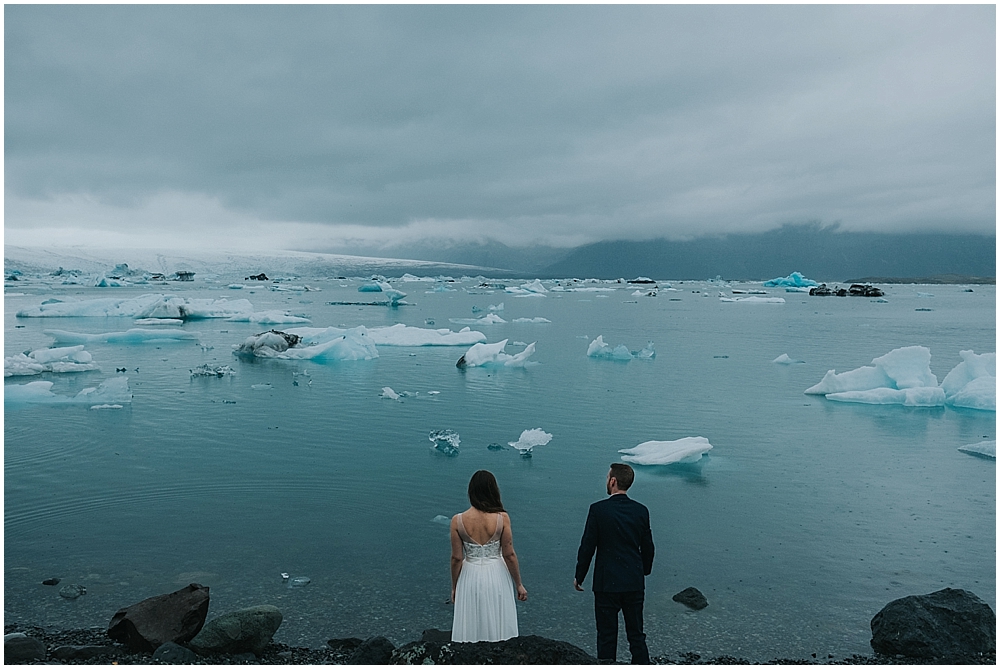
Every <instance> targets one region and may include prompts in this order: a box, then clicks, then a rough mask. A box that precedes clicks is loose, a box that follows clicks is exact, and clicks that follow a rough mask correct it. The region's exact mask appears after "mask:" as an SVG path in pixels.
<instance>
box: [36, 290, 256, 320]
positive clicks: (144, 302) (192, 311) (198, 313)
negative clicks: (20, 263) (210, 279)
mask: <svg viewBox="0 0 1000 669" xmlns="http://www.w3.org/2000/svg"><path fill="white" fill-rule="evenodd" d="M252 312H253V305H252V304H250V301H249V300H244V299H240V300H233V301H229V300H226V299H224V298H223V299H219V300H212V299H193V298H186V297H177V296H175V295H157V294H149V295H141V296H139V297H132V298H126V299H116V298H101V299H95V300H81V301H78V302H77V301H53V300H46V301H45V302H43V303H42V304H40V305H39V306H37V307H31V308H29V309H22V310H20V311H18V312H17V316H18V318H70V317H75V318H80V317H88V318H104V317H117V316H124V317H130V318H176V319H181V320H195V319H203V318H229V317H231V316H238V315H240V314H245V313H252Z"/></svg>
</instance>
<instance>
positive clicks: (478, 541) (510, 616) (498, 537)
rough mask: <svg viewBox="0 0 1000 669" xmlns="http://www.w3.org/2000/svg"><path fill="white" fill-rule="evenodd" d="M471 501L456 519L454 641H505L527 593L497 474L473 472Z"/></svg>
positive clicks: (511, 633)
mask: <svg viewBox="0 0 1000 669" xmlns="http://www.w3.org/2000/svg"><path fill="white" fill-rule="evenodd" d="M469 502H470V503H471V504H472V506H471V507H469V509H468V510H467V511H465V512H463V513H459V514H456V515H455V516H453V517H452V519H451V601H452V602H453V603H454V604H455V620H454V623H453V624H452V626H451V640H452V641H469V642H471V641H504V640H506V639H510V638H512V637H515V636H517V610H516V608H515V605H514V598H515V596H516V597H517V599H520V600H521V601H522V602H523V601H527V599H528V591H527V590H525V588H524V585H522V584H521V571H520V568H519V567H518V564H517V555H516V554H515V553H514V539H513V536H512V535H511V531H510V517H509V516H508V515H507V512H506V511H504V508H503V502H502V501H501V500H500V487H499V486H498V485H497V480H496V478H494V476H493V474H491V473H490V472H488V471H486V470H485V469H481V470H479V471H478V472H476V473H475V474H473V475H472V480H471V481H469ZM515 592H516V594H515Z"/></svg>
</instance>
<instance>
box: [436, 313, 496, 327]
mask: <svg viewBox="0 0 1000 669" xmlns="http://www.w3.org/2000/svg"><path fill="white" fill-rule="evenodd" d="M448 321H449V322H451V323H455V324H457V325H498V324H500V323H506V322H507V321H505V320H504V319H502V318H500V317H499V316H497V315H496V314H486V315H485V316H483V317H482V318H449V319H448Z"/></svg>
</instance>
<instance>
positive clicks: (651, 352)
mask: <svg viewBox="0 0 1000 669" xmlns="http://www.w3.org/2000/svg"><path fill="white" fill-rule="evenodd" d="M632 356H633V357H635V358H638V359H640V360H652V359H653V358H655V357H656V349H655V348H654V347H653V342H651V341H647V342H646V345H645V346H644V347H643V349H642V350H641V351H635V352H633V353H632Z"/></svg>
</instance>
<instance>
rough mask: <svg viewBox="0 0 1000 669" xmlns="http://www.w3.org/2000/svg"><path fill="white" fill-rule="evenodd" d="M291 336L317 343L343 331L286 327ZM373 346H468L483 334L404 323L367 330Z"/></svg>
mask: <svg viewBox="0 0 1000 669" xmlns="http://www.w3.org/2000/svg"><path fill="white" fill-rule="evenodd" d="M285 331H286V332H288V333H290V334H294V335H296V336H298V337H301V338H302V340H303V342H304V343H306V344H320V343H322V342H325V341H329V340H330V339H334V338H336V337H340V336H342V335H343V334H344V333H345V332H347V329H345V328H335V327H329V328H288V329H286V330H285ZM368 336H369V337H371V340H372V341H373V342H374V343H375V345H376V346H471V345H472V344H478V343H480V342H485V341H486V335H484V334H483V333H482V332H477V331H475V330H470V329H469V328H463V329H462V330H460V331H459V332H453V331H452V330H449V329H448V328H438V329H430V328H418V327H413V326H410V325H404V324H403V323H397V324H396V325H389V326H386V327H374V328H369V329H368Z"/></svg>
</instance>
